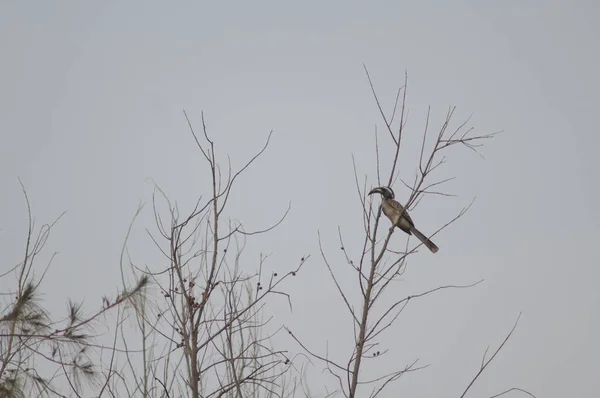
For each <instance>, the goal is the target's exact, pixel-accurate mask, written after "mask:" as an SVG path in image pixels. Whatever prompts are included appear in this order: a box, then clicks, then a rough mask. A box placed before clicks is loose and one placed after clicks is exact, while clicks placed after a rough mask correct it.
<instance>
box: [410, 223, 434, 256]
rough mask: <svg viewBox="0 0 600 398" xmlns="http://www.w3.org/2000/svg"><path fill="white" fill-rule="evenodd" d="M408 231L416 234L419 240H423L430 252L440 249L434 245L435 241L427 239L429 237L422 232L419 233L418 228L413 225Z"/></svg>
mask: <svg viewBox="0 0 600 398" xmlns="http://www.w3.org/2000/svg"><path fill="white" fill-rule="evenodd" d="M410 232H412V233H413V235H415V236H416V237H417V238H418V239H419V240H420V241H421V242H423V244H424V245H425V246H427V248H428V249H429V250H431V252H432V253H437V251H438V250H440V249H439V247H437V246H436V245H435V243H433V242H432V241H431V240H429V238H428V237H426V236H425V235H423V234H422V233H421V231H419V230H418V229H416V228H415V227H412V228H411V229H410Z"/></svg>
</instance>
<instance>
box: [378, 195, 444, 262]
mask: <svg viewBox="0 0 600 398" xmlns="http://www.w3.org/2000/svg"><path fill="white" fill-rule="evenodd" d="M374 193H378V194H380V195H381V208H382V210H383V214H385V215H386V216H387V218H389V219H390V221H391V222H392V224H393V226H394V227H398V228H400V229H401V230H402V231H404V232H406V233H407V234H409V235H414V236H416V237H417V238H418V239H419V240H420V241H421V242H423V244H424V245H425V246H427V248H428V249H429V250H431V252H432V253H437V252H438V250H439V248H438V247H437V246H436V245H435V243H433V242H432V241H431V240H430V239H429V238H428V237H426V236H425V235H423V234H422V233H421V231H419V230H418V229H417V228H415V223H414V222H413V220H412V218H410V216H409V215H408V212H407V211H406V209H405V208H404V206H402V205H401V204H400V203H398V202H397V201H395V200H394V197H395V195H394V191H393V190H392V188H390V187H377V188H373V189H372V190H371V192H369V195H372V194H374ZM392 228H393V227H392Z"/></svg>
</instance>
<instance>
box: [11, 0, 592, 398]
mask: <svg viewBox="0 0 600 398" xmlns="http://www.w3.org/2000/svg"><path fill="white" fill-rule="evenodd" d="M599 20H600V5H599V4H598V3H597V2H594V1H571V2H566V1H505V2H489V1H453V2H450V1H431V2H429V1H421V2H411V3H410V4H408V2H398V1H395V2H376V1H373V2H348V1H343V2H342V1H335V2H334V1H332V2H312V1H303V2H295V3H291V2H281V1H278V2H274V1H268V2H267V1H253V2H221V3H219V4H215V3H208V2H191V1H188V2H170V3H168V4H167V2H156V1H147V2H133V1H132V2H117V1H103V2H95V3H91V2H78V1H70V2H66V1H65V2H60V3H58V2H41V1H38V2H16V1H8V0H5V1H3V2H2V3H1V5H0V48H2V62H1V64H0V65H1V66H0V71H1V73H0V186H1V187H2V191H1V194H0V229H1V230H0V252H1V253H2V256H1V261H2V263H3V264H5V265H3V267H6V264H13V263H14V262H16V261H18V259H19V256H20V253H21V246H22V243H23V236H24V231H25V221H26V213H25V207H24V203H23V199H22V195H21V192H20V187H19V185H18V181H17V178H18V177H19V178H21V179H22V181H23V183H24V184H25V186H26V188H27V190H28V193H29V196H30V199H31V201H32V204H33V210H34V214H35V216H36V219H37V220H39V222H42V221H49V220H50V219H52V218H53V217H55V216H57V215H58V214H60V213H61V212H62V211H64V210H66V211H67V212H68V213H67V215H66V217H65V219H64V220H63V221H62V222H61V223H60V224H59V226H58V228H57V230H56V233H55V235H54V236H53V237H52V240H51V242H50V246H49V248H50V250H51V251H54V250H56V251H60V255H59V257H58V259H57V260H56V264H55V266H54V268H53V270H52V272H50V274H49V275H48V276H47V279H46V281H45V285H44V287H45V288H44V291H45V292H46V296H45V298H46V299H47V302H48V303H49V305H50V306H51V308H53V309H55V310H56V311H57V312H59V311H61V310H63V309H64V306H65V304H64V303H65V301H66V299H67V298H68V297H72V298H75V299H79V300H80V299H85V300H86V305H90V306H95V305H96V304H98V303H99V301H100V297H101V296H102V295H103V294H106V293H110V292H113V291H114V290H115V289H116V288H117V287H118V286H119V268H118V259H119V252H120V249H121V245H122V242H123V239H124V237H125V233H126V230H127V227H128V224H129V222H130V220H131V218H132V216H133V214H134V212H135V210H136V208H137V205H138V203H139V202H140V201H142V202H149V201H150V194H151V191H152V184H151V182H149V181H148V180H147V179H148V178H149V177H151V178H152V179H154V180H155V181H156V182H157V183H158V184H159V185H160V186H161V187H162V188H164V189H165V190H166V191H167V192H168V193H169V194H170V196H171V197H173V198H176V199H177V200H178V201H179V202H180V203H181V204H182V205H184V206H185V205H188V206H189V205H191V203H193V202H194V201H195V199H196V197H197V196H198V195H199V194H201V193H203V192H205V190H206V185H205V184H206V178H205V177H206V175H205V174H203V173H204V171H203V169H202V167H203V163H202V159H201V155H200V153H199V152H198V151H197V150H196V149H195V147H194V146H193V141H192V138H191V137H190V135H189V133H188V130H187V126H186V122H185V119H184V117H183V114H182V110H183V109H184V108H185V109H186V111H187V112H188V114H189V115H190V118H191V120H192V122H193V123H194V124H195V125H197V126H199V122H200V113H201V111H204V113H205V117H206V120H207V124H208V128H209V131H210V132H211V134H212V135H213V137H215V139H216V141H217V143H218V145H219V146H220V148H221V150H222V152H223V153H224V154H225V153H228V154H229V155H230V156H231V158H232V159H233V162H234V164H238V165H239V164H241V163H242V162H243V161H245V160H246V159H247V158H248V156H250V155H251V153H252V152H254V151H256V150H258V149H259V148H260V147H261V145H262V140H263V139H264V138H266V136H267V134H268V132H269V131H270V130H271V129H273V130H274V136H273V141H272V146H271V147H270V148H269V150H268V152H267V153H266V155H265V156H264V158H262V159H261V160H260V161H259V162H258V163H257V164H256V165H255V167H254V168H252V169H251V170H250V171H249V173H248V175H247V176H246V178H245V179H243V181H240V185H239V187H238V190H237V194H238V196H237V197H235V198H234V201H233V202H232V206H231V208H230V209H229V211H230V213H231V214H229V216H231V217H233V218H236V219H240V220H242V221H243V222H244V223H245V224H247V225H249V226H255V227H256V228H261V227H264V226H265V225H267V224H268V223H269V222H271V221H273V220H276V219H277V218H278V217H279V215H280V214H281V213H282V212H283V211H285V209H286V207H287V204H288V202H289V201H291V203H292V211H291V213H290V215H289V217H288V218H287V220H286V221H285V222H284V224H282V226H281V227H280V229H279V230H278V232H277V233H275V234H274V235H270V236H269V237H268V238H265V239H262V240H260V239H259V240H257V241H255V243H254V246H253V248H252V249H251V250H252V253H258V252H260V251H262V252H272V253H274V256H275V258H276V259H277V260H276V261H277V263H278V264H279V263H281V264H282V267H285V266H287V264H290V266H291V265H292V264H294V265H295V264H296V262H297V259H299V258H300V256H302V255H304V254H306V253H310V254H312V255H313V257H312V259H311V261H310V262H309V263H308V264H307V266H306V268H305V269H304V271H303V273H302V275H299V277H298V279H297V280H296V284H294V285H293V286H291V287H290V289H291V291H292V294H293V300H294V312H293V313H292V314H287V313H286V312H285V311H279V312H281V316H280V318H279V319H280V320H279V322H281V323H283V322H285V323H286V324H288V325H290V326H291V327H292V328H293V329H294V330H295V332H296V333H297V334H299V335H301V336H303V337H304V338H305V339H306V341H308V342H309V343H310V344H311V345H312V346H313V347H315V348H318V349H321V350H324V349H325V344H326V340H328V341H329V348H330V350H332V352H347V350H348V349H349V347H350V345H349V344H350V340H349V339H351V338H352V336H351V332H350V331H349V330H348V329H347V327H348V319H347V316H346V315H344V317H341V315H340V318H338V316H337V314H341V311H340V309H341V308H342V307H341V303H340V300H339V298H338V297H337V296H335V295H334V294H333V293H332V292H333V288H332V283H331V281H330V280H329V279H327V277H326V270H325V267H324V265H323V263H322V261H321V260H320V258H319V256H318V245H317V230H320V231H321V234H322V236H323V239H324V242H325V245H326V247H328V248H329V253H330V256H331V258H332V259H333V260H334V261H335V263H336V264H337V266H339V267H340V269H345V267H346V266H345V264H344V261H343V258H342V257H341V256H340V253H339V244H338V242H337V226H338V225H340V226H341V227H342V228H343V230H344V232H345V234H346V235H347V236H348V239H349V243H347V246H352V242H357V243H356V244H358V242H360V240H359V237H360V233H361V231H362V229H361V228H362V227H361V222H360V205H359V202H358V200H357V198H356V195H355V188H354V179H353V178H354V177H353V174H352V163H351V155H352V154H354V156H355V157H356V159H357V162H358V165H359V167H360V173H361V174H367V175H368V177H369V179H370V181H374V180H375V174H374V154H373V151H372V146H373V131H374V126H375V125H378V126H379V127H380V129H381V126H382V122H381V119H380V117H379V116H378V113H377V109H376V107H375V104H374V102H373V99H372V96H371V93H370V89H369V86H368V82H367V80H366V77H365V74H364V71H363V69H362V68H363V66H362V64H363V63H365V64H366V65H367V67H368V68H369V71H370V73H371V76H372V78H373V81H374V83H375V85H376V88H377V89H378V92H379V94H380V96H381V99H382V101H384V105H385V106H386V109H389V108H390V105H391V102H392V101H393V98H394V95H395V92H396V90H397V88H398V86H399V85H401V84H402V81H403V79H404V71H405V70H407V71H408V74H409V83H408V84H409V91H408V103H409V110H410V117H409V129H411V130H410V131H411V134H413V135H414V137H415V139H416V137H418V134H419V133H420V131H421V130H422V127H423V122H424V120H425V119H424V118H425V115H426V112H427V106H428V105H431V107H432V114H433V120H434V122H435V123H437V124H438V125H439V123H440V120H441V119H442V118H443V116H444V115H445V112H446V110H447V107H448V106H449V105H456V106H457V111H456V116H457V119H456V120H457V121H459V120H463V119H465V118H467V117H468V116H469V115H471V114H473V117H472V119H471V122H470V124H471V125H473V126H474V127H476V129H477V131H479V132H481V133H487V132H496V131H500V130H502V131H504V132H503V133H502V134H501V135H499V136H498V137H497V138H495V139H494V140H492V141H490V142H488V143H487V145H486V147H484V148H483V149H482V153H483V155H484V156H485V158H486V160H482V159H480V158H479V157H478V156H476V155H475V154H473V153H472V152H470V151H455V152H453V153H452V154H451V156H450V159H449V164H448V169H447V173H449V174H450V173H451V174H453V175H456V176H457V177H458V179H457V180H456V181H454V182H452V183H450V185H448V187H447V189H448V190H449V191H451V192H452V193H456V194H457V195H459V196H458V197H455V198H450V199H440V198H432V199H428V200H426V201H424V202H423V203H422V204H421V205H420V206H419V208H417V209H416V210H415V212H413V214H412V215H413V218H414V219H415V220H418V221H417V222H418V224H419V226H420V229H422V230H424V231H433V230H435V229H436V228H437V227H439V226H440V225H442V224H443V222H445V221H446V220H447V219H448V218H450V217H452V216H453V215H454V214H455V212H456V211H458V210H460V208H461V207H463V206H464V205H466V204H468V203H469V201H470V200H471V198H472V197H474V196H476V197H477V200H476V202H475V205H474V207H473V208H472V209H471V210H470V211H469V213H467V215H466V216H465V217H464V218H462V219H461V220H460V221H459V222H457V223H456V224H455V225H453V226H452V227H451V228H450V229H448V230H445V231H443V232H442V233H441V234H440V235H439V237H437V238H436V243H438V245H439V246H440V252H439V253H438V254H437V255H435V256H431V255H430V254H429V253H425V252H420V253H418V254H417V255H416V256H414V258H413V259H412V260H411V265H410V267H409V270H408V271H407V274H406V275H405V281H404V282H403V283H402V284H401V285H399V290H401V291H400V292H399V295H406V294H410V293H413V292H418V291H420V290H422V289H426V288H429V287H435V286H437V285H440V284H449V283H454V284H459V283H469V282H473V281H476V280H479V279H482V278H484V279H485V282H484V283H483V284H481V285H479V286H477V287H475V288H472V289H469V290H460V291H451V292H449V291H446V292H442V293H441V294H439V295H437V296H431V297H427V298H425V299H423V300H422V301H420V302H415V303H414V305H412V306H409V308H408V309H407V311H406V313H405V314H404V316H403V317H401V319H400V321H399V324H398V325H397V326H396V328H395V329H394V330H395V332H396V333H397V335H398V338H397V339H389V338H388V340H386V346H387V347H388V348H390V349H392V350H393V352H394V354H392V355H389V356H388V357H387V358H381V360H382V365H381V366H382V368H385V366H388V365H390V364H395V365H398V364H401V365H403V364H405V363H410V362H412V360H414V359H416V358H420V360H421V362H422V363H424V364H426V363H429V364H431V366H430V367H429V368H427V369H425V370H423V371H421V372H418V373H414V374H411V375H410V376H409V377H407V378H406V379H405V380H404V381H400V382H399V383H398V384H396V387H395V389H392V390H390V391H389V392H388V394H387V395H385V396H386V397H392V396H397V392H402V394H404V396H411V397H432V396H458V395H459V394H460V392H462V389H464V387H465V385H466V384H467V383H468V381H469V380H470V378H471V377H472V376H473V375H474V373H475V372H476V371H477V368H478V366H479V362H480V360H481V355H482V354H483V352H484V351H485V349H486V347H487V346H488V345H491V346H492V347H495V346H496V345H497V344H498V343H500V342H501V340H502V338H503V337H504V335H505V334H506V332H507V331H508V330H510V327H511V326H512V324H513V322H514V320H515V319H516V317H517V315H518V313H519V312H520V311H523V316H522V318H521V321H520V324H519V327H518V329H517V331H516V332H515V334H514V336H513V338H512V340H511V341H510V343H509V345H508V346H507V347H506V348H505V349H504V351H502V352H501V354H500V355H499V357H498V358H497V359H496V361H495V362H494V363H493V364H492V365H491V367H490V369H489V370H488V371H487V373H486V374H485V375H484V376H483V378H482V379H481V380H480V381H479V384H478V385H477V386H476V387H475V389H474V390H473V394H472V396H481V397H485V396H490V395H493V394H494V393H498V392H500V391H503V390H504V389H506V388H509V387H512V386H518V387H522V388H526V389H527V390H529V391H531V392H532V393H534V394H536V395H537V396H538V397H567V396H569V397H591V396H595V395H597V394H598V393H599V392H600V380H599V379H598V377H597V373H598V370H599V367H598V363H597V358H598V357H600V343H598V337H597V336H599V335H600V317H599V315H598V309H599V304H600V290H599V289H598V287H597V284H598V280H599V279H600V271H599V268H598V264H599V260H600V256H599V255H598V252H597V250H596V249H597V247H596V245H597V244H598V243H597V240H598V238H599V237H600V227H599V223H600V211H599V210H598V203H599V201H600V193H599V192H600V191H599V189H598V182H599V181H600V173H599V168H598V166H597V162H596V161H595V157H596V156H597V151H598V147H599V145H600V139H599V138H598V137H599V135H598V128H597V122H596V121H595V120H594V119H593V118H594V115H595V113H596V111H597V109H599V108H600V100H598V92H599V91H600V77H599V76H598V69H599V68H598V65H599V60H600V57H599V54H600V52H599V45H598V42H599V40H600V27H599V26H598V21H599ZM412 172H413V171H412V170H406V171H405V173H406V175H408V176H410V175H411V173H412ZM395 189H396V193H397V196H398V197H399V199H400V200H402V199H403V198H406V197H407V195H408V192H407V191H406V190H405V189H403V188H402V186H401V185H400V184H397V185H396V186H395ZM146 210H149V207H147V209H146ZM151 225H152V219H151V217H150V214H149V213H146V214H145V216H143V217H142V220H141V224H140V225H139V226H138V228H137V229H135V230H134V232H135V234H134V240H133V243H132V244H133V247H134V248H135V250H134V252H135V253H134V254H136V255H137V256H138V259H139V260H140V262H141V263H144V262H145V263H148V264H149V263H151V262H152V261H155V262H156V261H158V260H156V259H157V257H156V256H157V253H156V252H155V251H153V250H155V249H153V246H152V244H151V242H150V241H149V240H148V239H147V237H146V235H145V233H144V230H143V228H144V227H149V226H151ZM421 227H422V228H421ZM353 239H354V240H353ZM356 250H359V249H356ZM4 289H6V286H2V285H0V290H4ZM307 292H309V294H307ZM282 307H283V308H285V306H282ZM344 326H346V329H345V328H344ZM289 349H291V350H296V349H297V347H296V346H295V345H294V344H293V343H292V342H290V343H289ZM344 350H345V351H344ZM319 366H320V365H319ZM318 369H319V370H320V367H318ZM315 374H316V376H317V377H318V378H316V379H315V388H316V389H318V388H319V387H320V384H319V383H322V382H323V381H327V380H329V381H331V380H330V379H327V378H326V377H325V376H324V375H322V374H320V373H319V372H315ZM396 389H397V390H396Z"/></svg>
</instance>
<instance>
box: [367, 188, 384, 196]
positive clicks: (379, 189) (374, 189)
mask: <svg viewBox="0 0 600 398" xmlns="http://www.w3.org/2000/svg"><path fill="white" fill-rule="evenodd" d="M374 193H379V194H380V193H381V188H373V189H372V190H371V192H369V195H373V194H374Z"/></svg>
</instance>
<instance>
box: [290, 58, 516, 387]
mask: <svg viewBox="0 0 600 398" xmlns="http://www.w3.org/2000/svg"><path fill="white" fill-rule="evenodd" d="M365 71H366V73H367V78H368V81H369V83H370V87H371V90H372V93H373V96H374V99H375V103H376V105H377V108H378V110H379V113H380V115H381V118H382V119H383V122H384V126H385V132H386V133H385V136H386V137H385V138H384V139H385V140H386V143H385V144H380V139H381V137H379V136H378V135H377V132H376V134H375V155H376V164H375V180H374V181H373V180H372V179H371V178H368V177H365V178H364V180H362V181H361V178H359V173H358V171H357V168H356V163H355V162H354V159H353V164H354V175H355V181H356V190H357V194H358V198H359V200H360V204H361V206H362V224H363V229H364V237H363V242H362V245H361V249H360V251H358V252H355V251H352V250H350V249H347V248H346V245H345V244H344V239H343V235H342V231H341V230H338V233H339V243H340V245H341V249H342V250H341V252H342V257H341V258H340V259H339V260H341V261H342V262H344V263H346V264H347V265H348V266H349V267H350V269H351V271H352V272H354V274H355V276H356V280H355V283H356V286H355V287H354V288H352V289H351V290H348V289H347V288H346V289H344V288H343V287H342V284H341V283H340V280H339V277H338V276H337V274H338V273H339V271H336V270H339V269H340V268H339V267H338V266H335V265H334V264H335V263H336V262H338V261H339V260H337V261H336V260H332V259H331V258H330V256H329V255H328V254H327V253H326V250H325V249H324V244H323V241H322V239H321V236H319V245H320V248H321V256H322V259H323V261H324V263H325V266H326V267H327V269H328V270H329V273H330V275H331V278H332V280H333V282H334V285H335V287H336V289H337V292H338V294H339V296H340V298H341V300H342V302H343V303H344V306H345V308H346V310H347V313H348V316H349V317H350V318H351V320H352V324H353V325H354V330H353V336H354V344H353V346H352V348H351V349H350V350H349V353H348V356H347V357H346V358H332V357H331V356H330V355H329V354H321V353H318V352H315V351H314V350H313V349H312V348H310V347H308V346H306V344H304V343H303V342H302V337H301V335H296V334H293V333H292V331H291V330H290V331H289V332H290V334H291V335H292V336H293V338H294V339H295V340H296V341H297V342H298V343H299V344H300V345H301V346H302V348H303V349H304V350H305V351H306V352H307V353H308V354H309V355H310V356H312V357H313V358H316V359H318V360H320V361H322V362H323V363H324V365H325V367H326V370H327V371H328V373H329V374H331V375H332V376H333V377H334V379H335V380H336V381H337V382H336V385H337V391H338V392H340V393H341V394H343V395H344V396H345V397H348V398H356V397H365V396H369V397H370V398H375V397H377V396H379V395H380V394H381V393H382V392H383V391H385V390H386V388H388V387H389V386H390V385H391V384H392V383H394V382H396V381H398V380H399V379H400V378H401V377H402V376H403V375H404V374H405V373H407V372H413V371H416V370H419V369H423V368H424V367H426V365H421V364H420V363H419V360H418V359H417V360H415V361H414V362H412V363H408V364H406V365H405V366H402V367H400V368H397V369H395V370H392V371H389V372H385V373H382V374H376V375H375V376H372V375H371V374H369V376H367V372H366V368H365V366H366V364H365V359H366V358H369V359H371V358H375V359H376V358H377V357H379V356H381V355H384V354H385V353H386V352H385V350H384V351H381V350H380V349H379V347H380V345H379V342H380V340H381V338H382V337H383V336H384V334H385V333H386V332H387V331H389V329H391V328H393V327H394V325H395V324H396V323H397V322H398V321H399V317H400V315H401V313H402V311H403V310H404V309H405V308H406V307H407V305H408V304H409V303H410V302H413V301H415V300H416V299H418V298H420V297H423V296H427V295H430V294H433V293H436V292H439V291H441V290H446V289H459V288H467V287H471V286H474V285H476V284H478V283H480V282H481V281H477V282H472V283H468V284H462V285H455V284H448V285H445V286H437V287H432V288H431V289H429V290H426V291H423V292H420V293H417V294H413V295H409V296H406V297H400V298H398V297H395V298H393V299H392V300H391V301H390V300H388V299H387V297H384V296H385V293H386V292H387V291H388V290H392V291H395V289H389V288H390V287H393V286H394V283H395V282H397V281H398V280H399V278H400V277H401V276H402V275H403V274H404V272H405V270H406V264H407V259H408V258H409V256H412V255H413V254H415V253H416V252H417V251H419V249H420V248H421V247H422V243H421V242H417V243H418V244H413V243H412V242H411V241H410V240H409V239H408V238H409V236H408V235H404V233H402V232H401V234H402V235H403V236H405V237H406V238H407V239H401V238H402V237H403V236H395V234H394V232H395V231H397V229H396V228H395V226H394V225H391V224H388V223H389V221H388V220H387V219H386V218H384V219H382V218H381V216H382V209H381V207H380V206H378V207H376V208H374V207H373V201H372V196H369V195H368V193H369V191H370V190H371V188H373V187H380V186H384V187H385V186H390V187H391V186H392V185H394V184H395V183H396V182H397V181H398V180H399V181H400V182H401V183H402V185H403V186H404V187H405V188H407V189H408V190H409V191H410V195H409V197H408V198H407V200H406V202H405V203H404V210H402V213H401V215H403V213H406V211H411V210H414V208H415V207H416V206H417V205H418V204H419V203H420V202H421V200H422V199H423V197H425V196H426V195H437V196H442V197H443V196H449V194H448V193H447V192H445V191H444V185H445V184H446V183H447V182H448V181H450V180H452V179H453V178H439V177H436V176H437V175H439V173H436V172H437V171H438V170H439V169H440V167H441V166H442V165H444V163H445V161H446V156H447V155H448V154H449V153H450V151H451V149H453V148H460V147H462V148H467V149H470V150H472V151H474V152H476V153H478V152H477V149H478V148H479V147H480V146H481V145H482V144H483V142H484V141H486V140H488V139H490V138H492V137H493V136H494V134H485V135H477V134H475V132H474V129H473V128H471V127H467V124H468V122H469V119H467V120H466V121H464V122H461V123H454V114H455V107H451V108H449V110H448V112H447V113H446V117H445V119H444V121H443V123H442V124H441V126H440V127H439V128H438V129H436V131H435V132H434V133H432V132H431V130H432V129H431V127H430V109H429V110H428V111H427V117H426V119H425V123H424V129H423V131H422V133H421V144H420V147H419V148H418V149H417V150H418V151H419V152H418V153H419V156H418V161H417V164H416V165H415V166H414V175H413V176H412V177H410V174H411V173H413V171H411V170H406V169H401V168H400V166H399V165H400V159H401V157H402V150H404V151H405V152H406V153H405V154H404V155H406V154H407V153H410V151H411V149H410V148H409V147H407V146H406V144H405V139H406V134H408V133H409V131H408V130H407V115H408V112H407V108H406V106H407V103H406V94H407V90H406V88H407V77H406V75H405V81H404V86H403V87H401V88H400V89H399V90H398V91H397V95H396V100H395V102H394V106H393V110H392V112H391V115H386V113H385V112H384V110H383V107H382V105H381V103H380V100H379V97H378V96H377V94H376V92H375V89H374V86H373V83H372V81H371V78H370V76H369V73H368V71H367V70H366V68H365ZM398 114H399V115H398ZM396 116H398V122H397V123H396V122H395V121H394V120H395V119H396ZM413 150H414V149H413ZM382 164H387V165H389V168H387V167H386V168H383V166H382ZM471 203H472V202H471ZM469 207H470V204H469V205H468V206H467V207H465V208H463V209H462V210H461V211H460V212H459V213H458V214H456V215H455V216H453V217H451V218H449V219H448V220H446V221H443V222H442V223H441V226H440V227H439V228H438V230H437V231H436V232H435V233H433V234H432V236H435V235H437V234H438V233H440V232H441V231H442V230H444V229H445V228H447V227H448V226H450V225H451V224H452V223H454V222H455V221H457V220H458V219H459V218H460V217H462V216H463V215H464V214H465V213H466V211H467V210H468V209H469ZM386 225H391V227H390V228H388V227H387V226H386ZM396 235H397V234H396ZM392 236H395V238H394V239H393V240H392ZM400 241H402V242H403V243H401V242H400ZM399 245H400V246H399ZM431 261H435V258H433V259H432V260H431ZM511 333H512V332H511ZM500 348H501V347H500ZM495 355H496V354H494V356H492V357H491V358H490V359H489V361H491V360H492V359H494V357H495ZM489 361H488V362H486V363H485V366H482V368H481V369H480V372H479V374H480V373H481V372H483V370H485V368H486V366H487V364H489ZM371 373H372V372H371ZM476 379H477V377H475V378H474V379H473V382H474V381H475V380H476ZM471 385H472V383H471ZM468 389H469V388H467V390H466V391H465V394H466V392H467V391H468ZM463 395H464V394H463Z"/></svg>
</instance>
